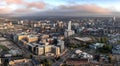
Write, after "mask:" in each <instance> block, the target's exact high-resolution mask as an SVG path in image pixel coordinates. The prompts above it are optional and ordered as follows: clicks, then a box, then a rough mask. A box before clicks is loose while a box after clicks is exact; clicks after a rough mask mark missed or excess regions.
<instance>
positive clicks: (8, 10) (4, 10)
mask: <svg viewBox="0 0 120 66" xmlns="http://www.w3.org/2000/svg"><path fill="white" fill-rule="evenodd" d="M11 12H12V9H11V8H10V7H8V6H6V7H0V14H8V13H11Z"/></svg>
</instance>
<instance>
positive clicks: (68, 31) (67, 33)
mask: <svg viewBox="0 0 120 66" xmlns="http://www.w3.org/2000/svg"><path fill="white" fill-rule="evenodd" d="M74 34H75V32H74V31H73V30H71V21H69V23H68V29H67V30H65V32H64V36H65V37H69V36H71V35H74Z"/></svg>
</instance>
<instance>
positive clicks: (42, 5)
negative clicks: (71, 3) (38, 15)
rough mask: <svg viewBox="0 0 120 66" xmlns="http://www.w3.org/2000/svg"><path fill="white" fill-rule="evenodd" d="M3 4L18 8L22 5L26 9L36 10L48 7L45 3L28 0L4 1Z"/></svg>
mask: <svg viewBox="0 0 120 66" xmlns="http://www.w3.org/2000/svg"><path fill="white" fill-rule="evenodd" d="M1 2H5V3H6V4H7V5H12V4H15V5H17V6H18V7H19V5H22V6H24V7H26V8H36V9H43V8H45V6H46V4H45V3H44V2H43V1H38V2H37V1H34V2H29V1H27V0H2V1H1Z"/></svg>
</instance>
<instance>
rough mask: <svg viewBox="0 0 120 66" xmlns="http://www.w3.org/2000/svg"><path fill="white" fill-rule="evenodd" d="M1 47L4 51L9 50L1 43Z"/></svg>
mask: <svg viewBox="0 0 120 66" xmlns="http://www.w3.org/2000/svg"><path fill="white" fill-rule="evenodd" d="M0 49H3V51H8V50H9V49H8V48H7V47H5V46H3V45H0Z"/></svg>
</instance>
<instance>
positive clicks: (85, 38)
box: [74, 37, 92, 42]
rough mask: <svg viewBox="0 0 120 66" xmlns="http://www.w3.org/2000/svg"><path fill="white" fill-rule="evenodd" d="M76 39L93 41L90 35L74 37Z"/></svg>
mask: <svg viewBox="0 0 120 66" xmlns="http://www.w3.org/2000/svg"><path fill="white" fill-rule="evenodd" d="M74 38H75V39H76V40H79V41H84V42H86V41H91V40H92V39H91V38H89V37H81V38H80V37H74Z"/></svg>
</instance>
